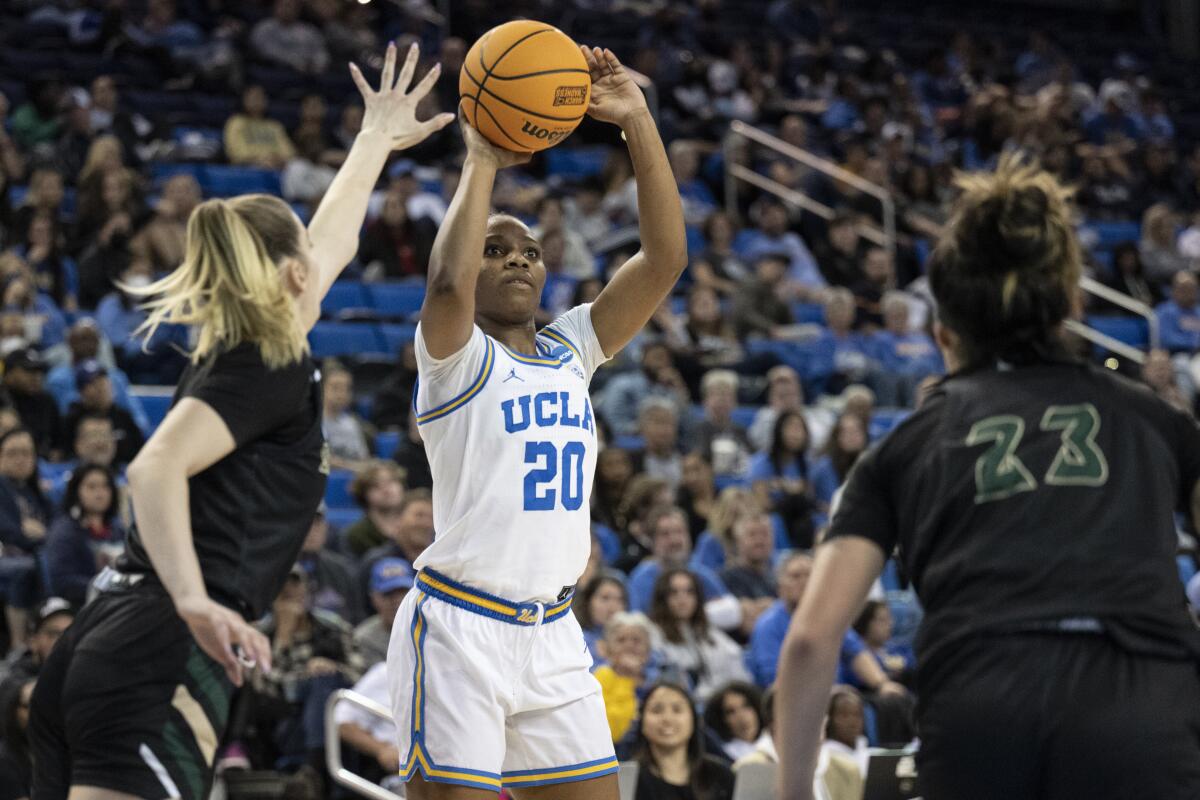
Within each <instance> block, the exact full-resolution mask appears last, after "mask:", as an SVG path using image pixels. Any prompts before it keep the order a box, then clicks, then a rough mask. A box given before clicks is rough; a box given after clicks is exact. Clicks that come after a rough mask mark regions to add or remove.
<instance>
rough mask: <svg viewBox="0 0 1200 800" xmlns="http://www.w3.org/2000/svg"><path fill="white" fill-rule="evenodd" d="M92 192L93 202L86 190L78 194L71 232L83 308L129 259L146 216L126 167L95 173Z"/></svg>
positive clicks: (101, 293) (106, 288) (100, 293)
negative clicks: (94, 188) (72, 231)
mask: <svg viewBox="0 0 1200 800" xmlns="http://www.w3.org/2000/svg"><path fill="white" fill-rule="evenodd" d="M96 195H97V196H96V199H95V201H94V202H88V198H87V195H86V194H84V195H82V196H81V197H80V199H79V223H78V225H77V226H76V233H75V236H76V247H77V248H78V250H79V303H80V305H81V306H82V307H83V308H92V307H93V306H94V305H95V304H96V302H97V300H99V299H100V298H102V297H103V296H104V294H105V293H106V292H107V291H109V290H110V287H111V284H112V282H113V279H114V278H116V277H117V276H118V275H120V274H121V272H123V271H124V270H125V269H126V268H127V267H128V266H129V265H130V264H131V263H133V261H134V259H133V251H132V249H131V243H132V241H133V237H134V236H135V235H136V234H137V232H138V230H139V229H140V228H141V226H142V225H143V224H144V223H145V222H146V219H147V217H148V215H147V212H146V208H145V205H144V204H143V203H142V200H141V198H140V197H139V196H138V194H137V193H136V192H135V185H134V181H133V174H132V173H131V172H130V171H129V170H127V169H124V168H118V169H110V170H106V171H104V172H101V173H99V174H98V175H97V190H96Z"/></svg>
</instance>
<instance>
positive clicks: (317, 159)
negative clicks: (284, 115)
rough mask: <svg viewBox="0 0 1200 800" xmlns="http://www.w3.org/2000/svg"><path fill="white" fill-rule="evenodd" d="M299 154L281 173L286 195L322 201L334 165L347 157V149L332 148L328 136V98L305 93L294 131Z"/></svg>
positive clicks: (303, 200)
mask: <svg viewBox="0 0 1200 800" xmlns="http://www.w3.org/2000/svg"><path fill="white" fill-rule="evenodd" d="M292 143H293V144H294V145H295V147H296V157H295V158H293V159H292V160H291V161H289V162H288V164H287V166H286V167H285V168H284V170H283V174H282V175H280V176H279V178H280V183H281V186H282V189H283V196H284V197H285V198H286V199H288V200H290V201H302V202H312V201H315V200H320V199H321V197H322V195H324V194H325V190H327V189H328V188H329V184H331V183H333V177H334V175H335V174H336V170H335V167H338V166H340V165H341V163H342V162H343V161H345V160H346V151H345V150H342V149H335V148H332V147H330V145H329V141H328V139H327V138H326V136H325V99H324V98H323V97H321V95H319V94H309V95H305V96H304V99H303V100H301V101H300V123H299V125H297V126H296V128H295V129H294V130H293V131H292Z"/></svg>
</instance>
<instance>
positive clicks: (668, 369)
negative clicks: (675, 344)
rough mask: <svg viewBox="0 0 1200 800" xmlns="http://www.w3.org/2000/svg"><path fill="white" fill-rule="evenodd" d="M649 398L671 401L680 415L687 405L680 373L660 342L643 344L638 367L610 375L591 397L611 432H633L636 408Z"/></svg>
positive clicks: (688, 399) (686, 394) (687, 401)
mask: <svg viewBox="0 0 1200 800" xmlns="http://www.w3.org/2000/svg"><path fill="white" fill-rule="evenodd" d="M649 397H663V398H666V399H667V400H669V401H671V402H673V403H674V404H675V406H676V408H677V410H678V411H679V413H680V416H682V414H683V413H684V412H685V411H687V410H688V409H689V407H690V405H691V403H690V398H689V397H688V393H687V386H686V384H685V383H684V381H683V376H681V375H680V374H679V370H677V369H676V368H675V365H674V363H673V359H672V358H671V351H670V350H669V349H668V348H667V346H666V345H665V344H663V343H662V342H654V341H652V342H647V343H646V344H645V345H643V347H642V359H641V369H640V370H636V371H629V372H623V373H621V374H619V375H616V376H614V377H613V378H612V379H611V380H610V381H609V382H608V384H607V385H606V386H605V387H604V389H603V390H602V391H601V392H600V393H599V395H598V396H597V397H596V398H595V405H596V409H597V411H598V412H599V413H600V414H601V415H603V417H604V420H605V422H607V423H608V424H609V425H610V426H611V427H612V429H613V432H614V433H618V434H633V433H636V432H637V410H638V408H640V407H641V404H642V402H643V401H645V400H646V399H647V398H649Z"/></svg>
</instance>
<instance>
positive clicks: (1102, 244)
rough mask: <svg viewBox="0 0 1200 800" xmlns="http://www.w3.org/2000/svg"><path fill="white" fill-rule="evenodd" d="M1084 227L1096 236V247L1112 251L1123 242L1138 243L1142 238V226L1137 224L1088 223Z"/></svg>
mask: <svg viewBox="0 0 1200 800" xmlns="http://www.w3.org/2000/svg"><path fill="white" fill-rule="evenodd" d="M1084 227H1086V228H1090V229H1091V230H1092V231H1093V232H1094V233H1095V234H1096V247H1097V248H1098V249H1101V250H1111V249H1112V248H1114V247H1116V246H1117V245H1119V244H1121V243H1122V242H1136V241H1138V240H1139V239H1141V238H1142V226H1141V225H1139V224H1138V223H1136V222H1088V223H1085V224H1084Z"/></svg>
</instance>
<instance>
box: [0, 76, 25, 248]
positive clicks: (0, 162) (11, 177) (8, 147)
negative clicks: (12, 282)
mask: <svg viewBox="0 0 1200 800" xmlns="http://www.w3.org/2000/svg"><path fill="white" fill-rule="evenodd" d="M8 110H9V104H8V96H7V95H6V94H4V92H0V187H2V188H3V189H4V190H5V195H6V196H5V199H4V201H3V202H2V203H0V206H2V209H0V226H6V225H7V224H8V222H9V216H10V213H11V209H10V208H9V206H8V198H7V193H8V185H9V183H11V182H14V181H17V180H19V179H20V178H21V176H22V175H24V174H25V158H24V156H22V155H21V151H20V150H19V149H18V148H17V145H16V143H15V142H14V141H13V139H12V137H11V136H9V135H8ZM2 243H3V240H2V239H0V244H2Z"/></svg>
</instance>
